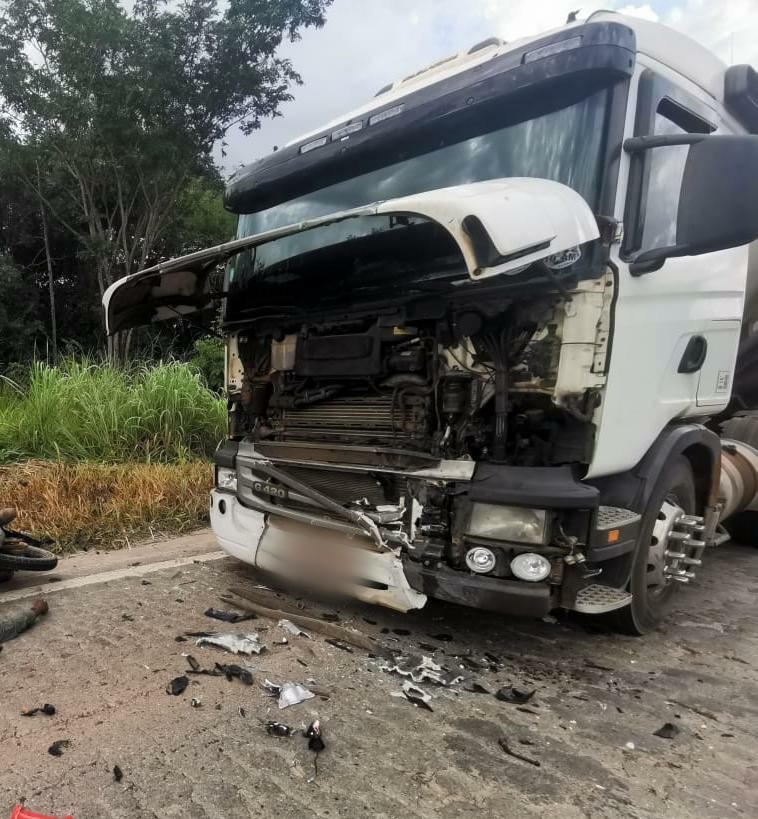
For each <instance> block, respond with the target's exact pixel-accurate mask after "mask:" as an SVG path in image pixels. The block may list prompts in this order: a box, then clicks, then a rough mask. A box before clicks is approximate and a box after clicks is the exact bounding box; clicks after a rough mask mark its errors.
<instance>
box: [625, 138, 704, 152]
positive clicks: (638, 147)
mask: <svg viewBox="0 0 758 819" xmlns="http://www.w3.org/2000/svg"><path fill="white" fill-rule="evenodd" d="M709 136H710V134H657V135H656V134H653V135H649V136H638V137H629V139H625V140H624V150H625V151H626V152H627V153H628V154H635V153H639V152H640V151H648V150H650V148H668V147H669V146H671V145H695V144H696V143H698V142H702V141H703V140H704V139H708V137H709Z"/></svg>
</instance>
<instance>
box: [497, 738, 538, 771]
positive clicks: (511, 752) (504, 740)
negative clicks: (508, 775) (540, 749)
mask: <svg viewBox="0 0 758 819" xmlns="http://www.w3.org/2000/svg"><path fill="white" fill-rule="evenodd" d="M497 744H498V745H499V746H500V747H501V748H502V749H503V750H504V751H505V753H506V754H508V756H512V757H513V758H514V759H520V760H521V761H522V762H527V763H529V765H534V767H535V768H539V767H540V765H541V763H540V761H539V760H538V759H532V758H531V757H529V756H526V755H525V754H522V753H519V752H518V751H514V750H513V748H511V746H510V745H509V744H508V739H507V738H506V737H500V739H499V740H498V741H497Z"/></svg>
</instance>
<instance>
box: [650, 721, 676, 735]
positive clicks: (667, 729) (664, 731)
mask: <svg viewBox="0 0 758 819" xmlns="http://www.w3.org/2000/svg"><path fill="white" fill-rule="evenodd" d="M678 733H679V728H678V727H677V726H676V725H674V723H673V722H664V723H663V725H661V727H660V728H659V729H658V730H657V731H653V736H656V737H661V739H673V738H674V737H675V736H676V735H677V734H678Z"/></svg>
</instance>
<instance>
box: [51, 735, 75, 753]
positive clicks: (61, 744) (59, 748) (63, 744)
mask: <svg viewBox="0 0 758 819" xmlns="http://www.w3.org/2000/svg"><path fill="white" fill-rule="evenodd" d="M69 745H71V740H70V739H56V740H55V742H54V743H53V744H52V745H51V746H50V747H49V748H48V749H47V752H48V753H49V754H50V756H63V750H64V748H68V747H69Z"/></svg>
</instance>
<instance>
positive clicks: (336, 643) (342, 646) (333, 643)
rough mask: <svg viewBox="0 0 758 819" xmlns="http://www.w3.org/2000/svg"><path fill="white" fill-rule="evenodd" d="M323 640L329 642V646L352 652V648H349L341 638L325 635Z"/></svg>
mask: <svg viewBox="0 0 758 819" xmlns="http://www.w3.org/2000/svg"><path fill="white" fill-rule="evenodd" d="M324 642H325V643H329V645H330V646H334V647H335V648H338V649H339V650H340V651H347V652H348V653H349V654H352V653H353V649H352V648H350V646H349V645H348V644H347V643H345V642H343V641H342V640H337V639H335V638H334V637H327V638H326V639H325V640H324Z"/></svg>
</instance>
